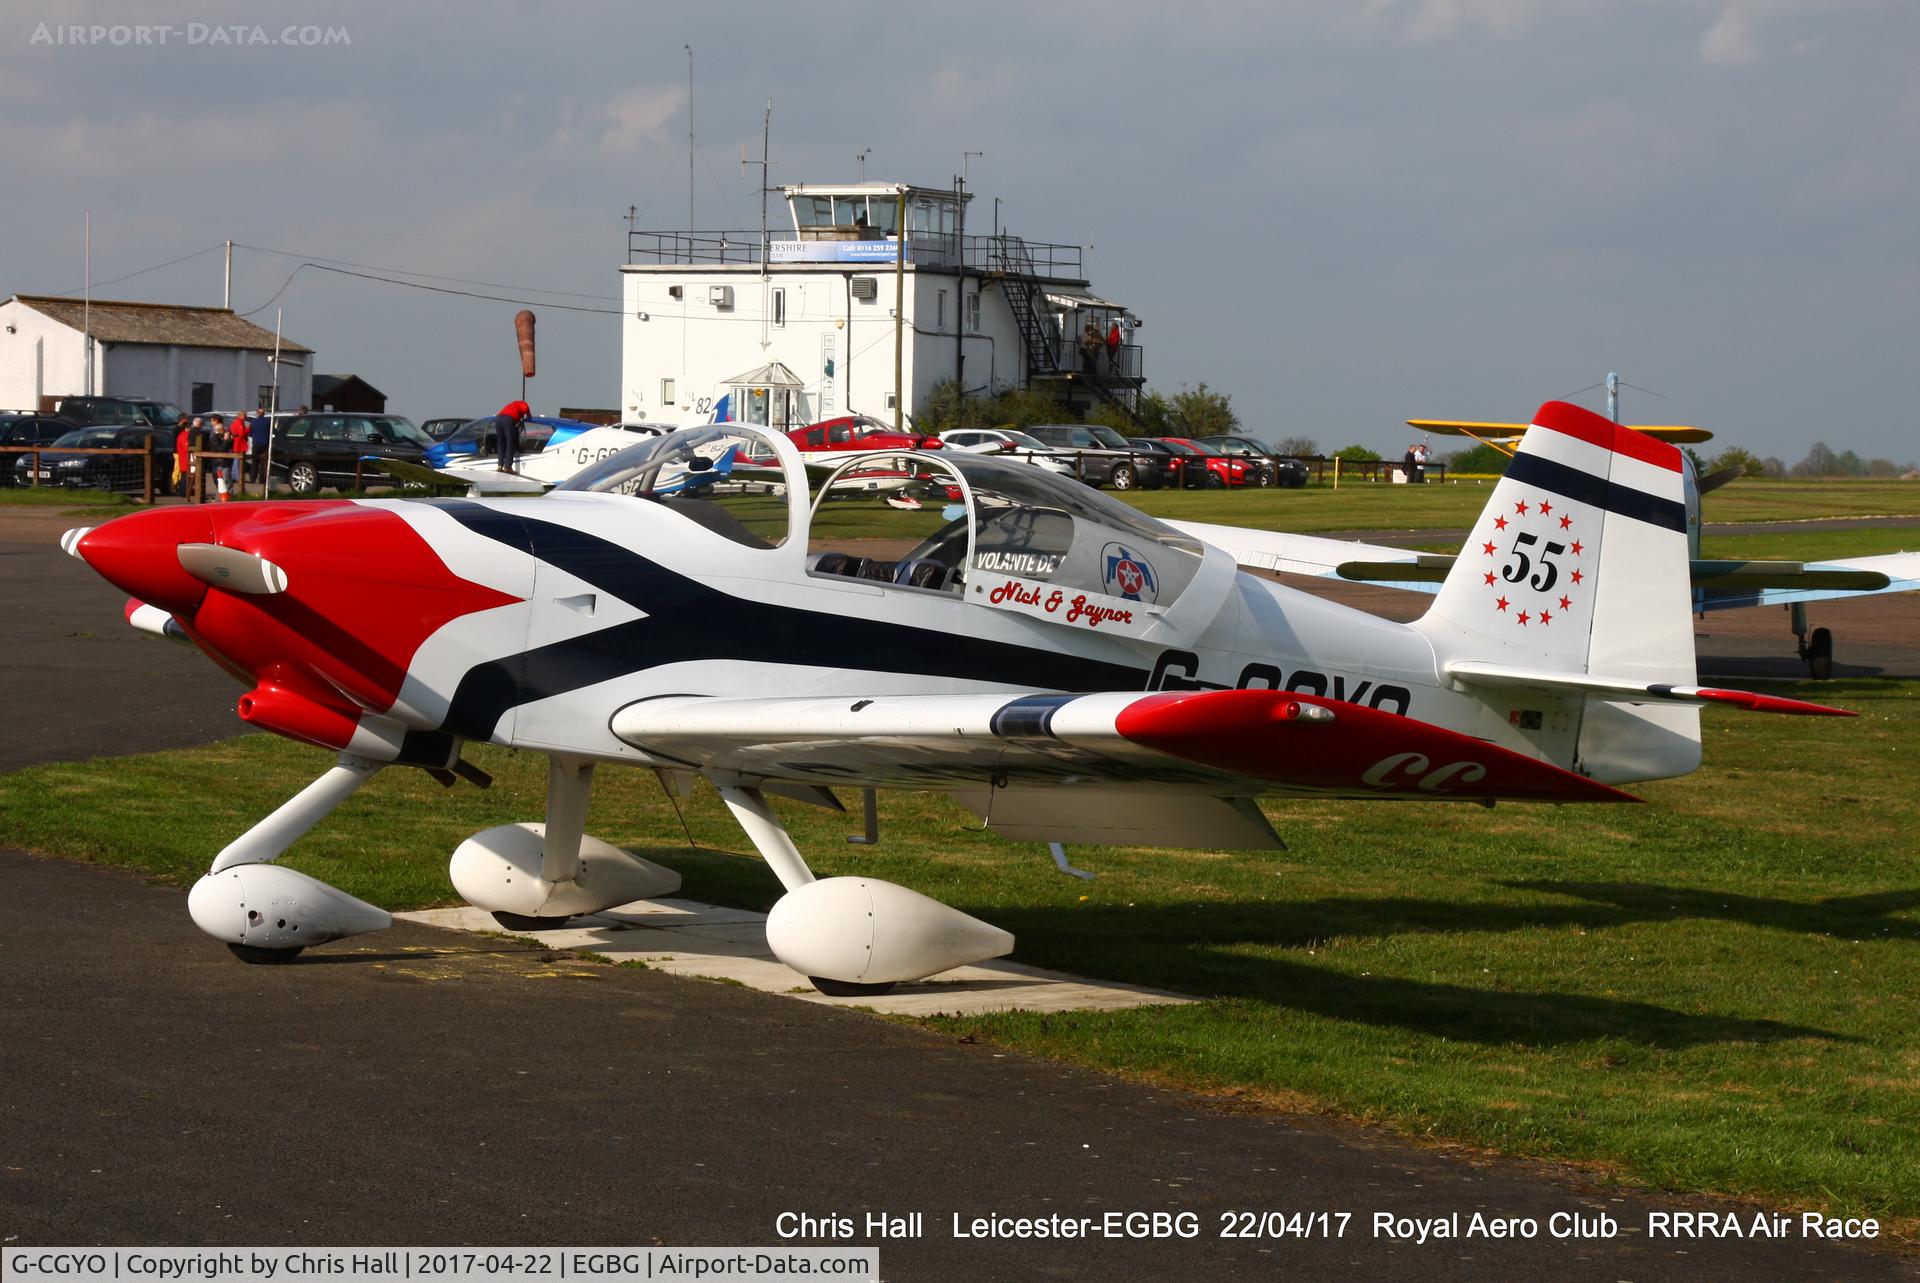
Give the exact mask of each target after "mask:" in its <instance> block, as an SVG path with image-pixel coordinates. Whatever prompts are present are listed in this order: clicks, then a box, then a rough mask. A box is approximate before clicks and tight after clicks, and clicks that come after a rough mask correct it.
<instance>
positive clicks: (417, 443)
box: [273, 412, 433, 495]
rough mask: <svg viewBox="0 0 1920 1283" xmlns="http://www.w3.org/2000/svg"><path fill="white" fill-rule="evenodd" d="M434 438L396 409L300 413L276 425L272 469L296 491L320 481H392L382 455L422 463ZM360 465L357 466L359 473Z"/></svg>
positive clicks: (346, 484)
mask: <svg viewBox="0 0 1920 1283" xmlns="http://www.w3.org/2000/svg"><path fill="white" fill-rule="evenodd" d="M432 444H433V438H432V437H430V436H428V435H427V434H426V433H424V432H422V431H421V430H420V429H419V428H417V427H415V426H414V425H413V420H411V419H407V418H403V417H402V416H400V415H397V414H335V413H332V412H323V413H319V414H300V415H295V416H294V417H293V418H291V419H284V420H282V421H281V422H279V423H277V424H275V425H274V429H273V472H274V476H275V477H284V478H285V479H286V482H287V487H288V488H289V489H291V490H292V491H293V492H294V493H295V494H298V495H310V494H317V493H319V491H320V487H321V486H327V485H330V486H335V487H338V488H340V489H351V488H352V487H353V485H354V483H355V479H356V475H357V477H358V481H359V484H361V485H362V486H369V485H392V484H394V482H393V478H392V477H391V476H390V475H389V474H388V473H387V471H386V470H385V469H384V468H382V467H381V466H380V460H382V459H403V460H405V461H406V462H408V463H424V462H425V461H426V455H427V447H428V446H430V445H432ZM356 468H357V469H358V472H357V474H356Z"/></svg>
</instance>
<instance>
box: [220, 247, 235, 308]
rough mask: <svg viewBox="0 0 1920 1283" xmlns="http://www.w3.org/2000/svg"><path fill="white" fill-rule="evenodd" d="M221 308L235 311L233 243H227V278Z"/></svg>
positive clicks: (222, 287)
mask: <svg viewBox="0 0 1920 1283" xmlns="http://www.w3.org/2000/svg"><path fill="white" fill-rule="evenodd" d="M220 306H221V307H224V308H226V309H227V310H228V311H229V312H231V311H232V310H233V242H232V241H228V242H227V278H226V283H225V284H224V285H222V286H221V289H220Z"/></svg>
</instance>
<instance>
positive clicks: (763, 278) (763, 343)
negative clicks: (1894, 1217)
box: [740, 98, 773, 353]
mask: <svg viewBox="0 0 1920 1283" xmlns="http://www.w3.org/2000/svg"><path fill="white" fill-rule="evenodd" d="M772 143H773V100H772V99H771V98H769V99H768V100H767V111H766V114H765V115H764V116H762V117H761V119H760V159H759V160H757V161H754V160H748V159H747V158H746V157H744V156H742V157H741V158H740V167H741V168H742V169H745V168H746V167H747V166H748V165H758V166H760V350H761V351H762V352H763V353H764V352H765V351H766V350H767V348H769V347H770V346H772V344H773V335H772V334H771V332H770V330H769V327H770V326H771V325H772V322H773V316H772V308H771V306H770V304H771V284H770V282H771V281H772V279H773V274H772V273H771V272H770V271H768V270H767V252H768V245H769V242H768V238H767V193H768V192H770V191H772V190H773V187H772V184H771V183H769V182H768V174H769V173H770V172H771V169H770V167H771V165H772V163H773V162H772V158H771V156H770V155H769V153H770V151H771V149H772Z"/></svg>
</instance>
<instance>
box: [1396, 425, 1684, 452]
mask: <svg viewBox="0 0 1920 1283" xmlns="http://www.w3.org/2000/svg"><path fill="white" fill-rule="evenodd" d="M1407 426H1409V427H1413V428H1418V429H1419V430H1420V431H1422V432H1436V433H1439V434H1440V435H1441V436H1448V437H1472V438H1473V439H1474V440H1475V441H1478V442H1480V443H1481V444H1482V445H1490V446H1493V447H1494V448H1495V449H1500V448H1501V447H1500V445H1499V444H1498V443H1500V442H1503V441H1517V440H1519V439H1520V434H1521V433H1523V432H1525V431H1526V430H1527V425H1526V424H1524V423H1487V422H1482V421H1480V420H1478V419H1408V420H1407ZM1626 426H1627V427H1629V428H1632V429H1633V430H1634V431H1635V432H1644V433H1646V434H1647V435H1648V436H1650V437H1653V438H1654V439H1655V440H1658V441H1670V442H1672V443H1673V444H1674V445H1697V444H1698V443H1700V442H1702V441H1711V440H1713V433H1711V432H1709V431H1707V429H1705V428H1695V427H1690V426H1688V425H1686V424H1683V423H1658V424H1655V423H1629V424H1627V425H1626Z"/></svg>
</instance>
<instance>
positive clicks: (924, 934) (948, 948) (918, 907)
mask: <svg viewBox="0 0 1920 1283" xmlns="http://www.w3.org/2000/svg"><path fill="white" fill-rule="evenodd" d="M715 786H716V787H717V788H718V789H719V790H720V796H721V798H722V799H723V800H724V801H725V802H726V804H727V808H728V809H729V810H731V811H732V812H733V816H734V818H735V819H736V820H738V821H740V827H741V828H742V829H744V830H746V834H747V837H748V838H750V839H751V840H752V841H753V845H754V847H755V848H756V849H757V850H758V851H759V852H760V858H762V859H763V860H765V861H766V862H767V864H768V866H769V867H771V868H772V869H773V872H774V876H775V877H777V878H779V879H780V885H781V886H783V887H785V888H786V892H787V893H786V894H785V895H783V896H781V897H780V900H779V902H778V903H777V904H775V905H774V906H773V912H772V913H770V914H768V915H767V944H768V946H769V947H771V948H772V950H773V954H774V956H775V957H776V958H778V959H780V961H782V962H784V963H785V964H786V965H787V966H789V967H792V968H793V969H794V970H795V971H797V972H799V973H800V974H801V975H803V976H805V977H806V978H807V979H808V980H809V981H811V982H812V983H813V987H814V988H816V989H818V990H819V991H820V992H821V993H824V994H828V995H830V996H832V997H859V996H866V995H872V994H880V993H885V992H886V991H887V990H889V989H891V988H893V986H894V985H896V984H898V983H899V982H901V981H903V980H921V979H924V978H926V977H927V976H932V975H937V974H939V973H940V972H942V971H948V970H951V969H952V968H954V967H960V966H965V965H967V964H968V963H973V962H982V961H985V960H986V959H988V958H998V957H1002V956H1003V955H1005V954H1008V953H1011V952H1013V937H1012V936H1011V935H1009V934H1008V933H1007V932H1005V931H1002V930H1001V929H1000V928H998V927H996V926H991V925H989V924H988V923H985V922H981V921H980V920H979V919H977V918H970V917H968V916H967V915H966V914H964V913H962V912H960V910H958V909H955V908H952V907H951V906H948V905H944V904H941V903H940V902H939V901H938V900H934V899H930V898H928V897H927V896H924V895H921V894H920V893H919V892H917V891H909V890H908V889H907V888H906V887H903V886H896V885H895V884H893V883H891V882H884V881H882V880H880V879H879V878H860V877H848V878H824V879H816V878H815V877H814V876H813V870H811V869H809V868H808V867H807V862H806V861H805V860H804V859H803V858H801V855H800V851H799V848H797V847H795V846H794V844H793V839H792V838H791V837H789V836H787V830H786V828H785V827H784V826H782V825H781V823H780V820H779V817H778V816H776V815H775V814H774V813H773V809H772V808H771V807H769V806H768V805H767V799H766V797H765V795H764V794H762V793H761V791H760V790H759V789H757V788H754V787H752V786H750V785H745V784H739V783H730V784H722V783H720V782H718V781H715Z"/></svg>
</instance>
